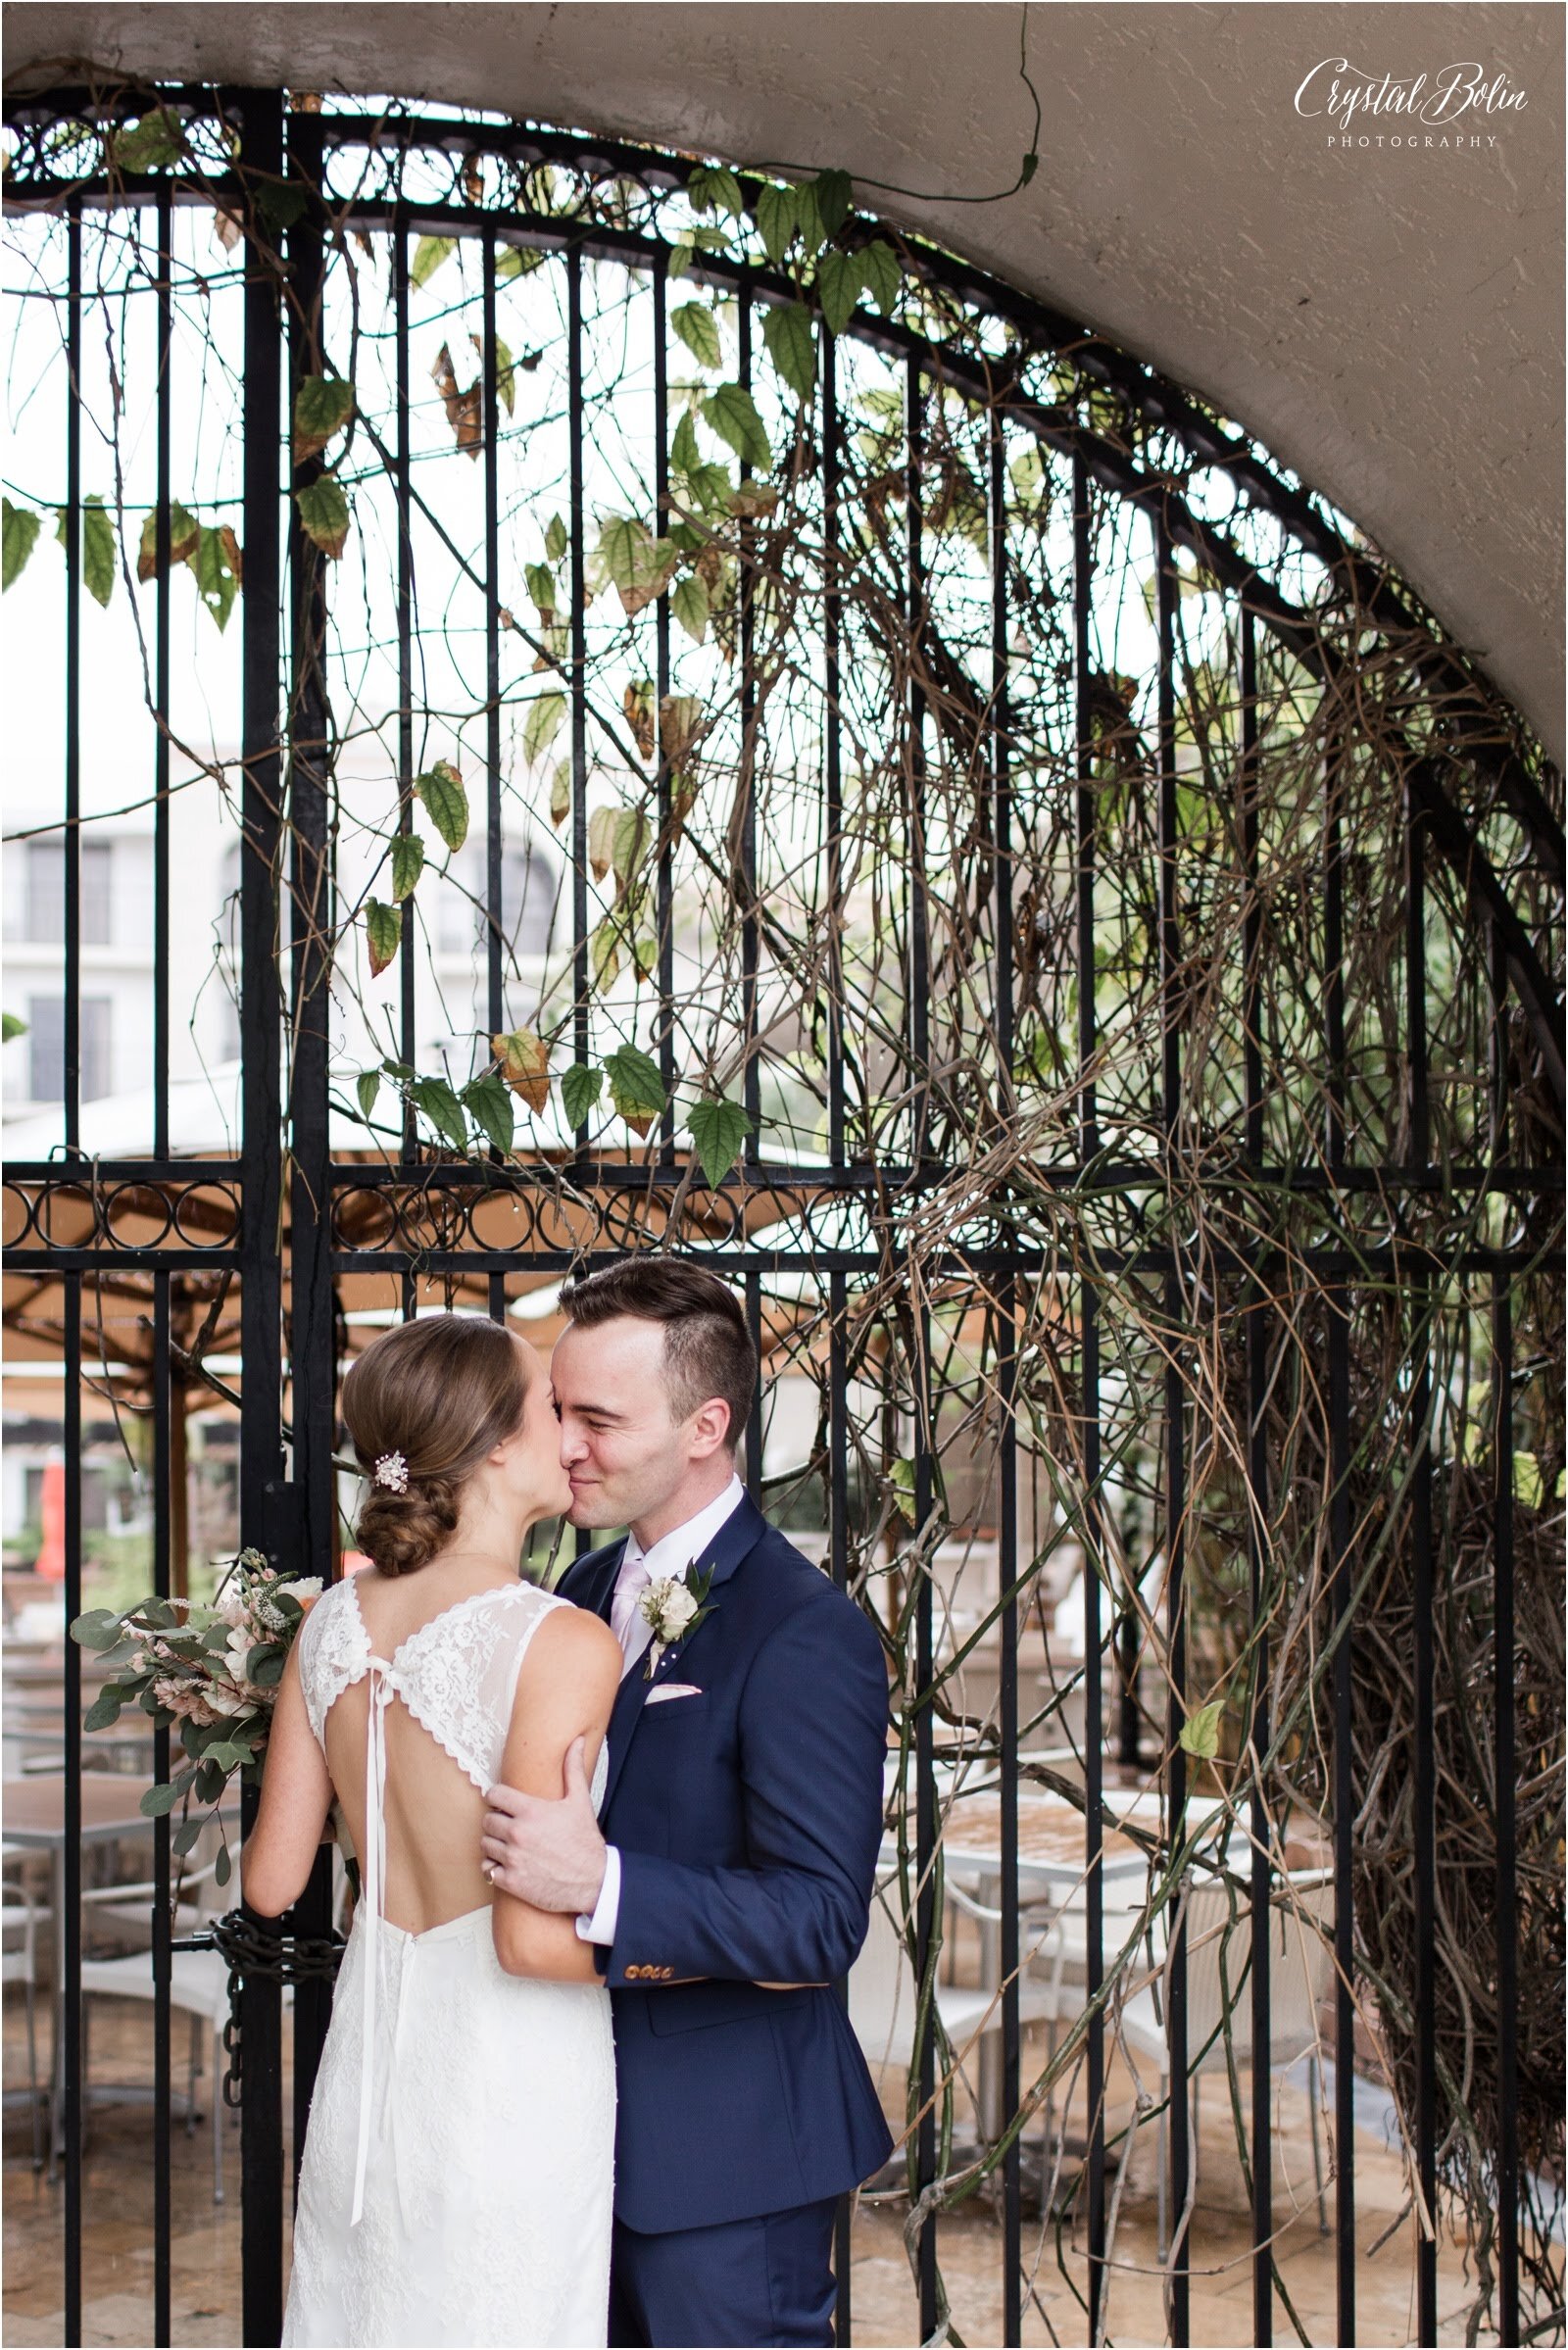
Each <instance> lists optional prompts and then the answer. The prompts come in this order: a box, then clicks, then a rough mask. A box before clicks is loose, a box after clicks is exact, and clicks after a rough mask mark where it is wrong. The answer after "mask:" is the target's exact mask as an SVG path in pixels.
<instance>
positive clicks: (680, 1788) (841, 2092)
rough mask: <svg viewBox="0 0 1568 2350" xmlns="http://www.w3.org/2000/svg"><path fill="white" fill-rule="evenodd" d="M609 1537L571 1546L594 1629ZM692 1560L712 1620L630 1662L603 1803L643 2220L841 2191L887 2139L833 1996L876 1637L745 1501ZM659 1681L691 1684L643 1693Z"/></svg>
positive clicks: (666, 2227) (874, 1827)
mask: <svg viewBox="0 0 1568 2350" xmlns="http://www.w3.org/2000/svg"><path fill="white" fill-rule="evenodd" d="M624 1546H625V1545H624V1543H623V1542H613V1543H610V1544H609V1545H608V1546H607V1547H606V1548H604V1549H602V1550H596V1551H593V1552H591V1553H590V1554H589V1555H588V1556H587V1557H585V1558H581V1559H578V1560H577V1561H576V1563H575V1564H574V1565H573V1566H571V1567H570V1568H568V1570H567V1571H566V1573H565V1574H564V1576H563V1577H562V1579H561V1582H560V1584H559V1586H558V1587H557V1588H558V1589H559V1591H561V1593H562V1594H563V1596H564V1597H565V1598H567V1599H571V1600H573V1601H574V1602H575V1603H576V1604H577V1605H578V1606H579V1607H588V1608H592V1609H593V1610H594V1612H595V1613H596V1614H598V1615H601V1616H603V1617H604V1618H605V1619H606V1621H607V1622H608V1620H609V1616H610V1608H611V1601H612V1598H613V1594H614V1589H615V1576H616V1573H617V1571H618V1569H619V1566H620V1560H621V1553H622V1551H623V1549H624ZM695 1564H696V1565H697V1566H698V1567H699V1569H703V1568H708V1567H711V1570H712V1584H711V1591H710V1592H709V1600H708V1604H709V1606H710V1608H711V1614H710V1615H708V1616H707V1618H706V1619H705V1620H704V1622H702V1623H701V1624H699V1625H698V1626H697V1628H696V1630H695V1631H694V1632H691V1633H689V1634H688V1635H687V1636H686V1637H685V1639H684V1640H679V1641H676V1642H675V1643H674V1644H673V1645H672V1646H670V1647H669V1648H667V1649H665V1651H664V1652H663V1654H662V1656H661V1658H660V1660H659V1663H658V1666H657V1667H656V1669H655V1672H654V1676H653V1679H652V1681H649V1680H648V1679H646V1678H645V1677H644V1669H643V1668H644V1663H645V1662H646V1659H639V1660H638V1662H637V1663H636V1664H635V1665H634V1666H633V1667H632V1669H631V1671H630V1672H629V1673H628V1674H627V1676H626V1678H625V1679H624V1680H623V1681H622V1683H621V1685H620V1689H619V1693H618V1694H617V1696H616V1699H615V1704H614V1710H613V1713H612V1715H611V1718H610V1729H609V1734H608V1739H607V1743H608V1746H609V1751H610V1762H609V1777H608V1780H607V1783H606V1788H605V1797H604V1801H603V1803H602V1805H601V1807H600V1823H601V1826H602V1827H603V1829H604V1832H605V1836H606V1837H607V1839H608V1840H609V1841H610V1842H611V1843H613V1844H614V1845H615V1846H616V1847H617V1848H618V1850H619V1852H620V1858H621V1878H620V1905H619V1909H618V1912H617V1915H616V1925H615V1939H614V1942H613V1945H612V1947H611V1948H610V1949H609V1951H608V1952H607V1951H605V1950H604V1949H601V1950H600V1952H599V1963H600V1968H601V1972H603V1973H604V1975H605V1978H606V1981H607V1982H608V1983H609V1985H610V1988H611V1990H612V1991H613V1993H614V2001H613V2014H614V2025H615V2059H616V2077H617V2081H618V2105H617V2119H616V2128H615V2210H616V2214H617V2216H618V2217H619V2218H620V2219H621V2220H622V2221H623V2222H624V2223H625V2224H626V2226H627V2227H629V2228H638V2229H641V2230H642V2231H643V2232H645V2233H649V2234H664V2233H668V2232H670V2231H672V2230H674V2229H677V2228H707V2227H716V2226H718V2225H720V2224H721V2223H723V2222H725V2221H729V2220H743V2219H750V2218H754V2217H756V2216H758V2215H759V2214H760V2213H763V2212H772V2211H783V2210H788V2209H790V2208H791V2207H793V2206H794V2205H796V2204H801V2203H814V2202H816V2201H817V2200H818V2199H819V2198H822V2197H825V2196H829V2195H837V2194H840V2193H842V2192H843V2191H844V2190H845V2189H846V2188H848V2187H853V2186H856V2185H858V2183H859V2182H860V2181H861V2180H862V2179H866V2178H868V2177H869V2176H870V2175H871V2173H872V2172H873V2171H875V2170H877V2169H878V2168H879V2167H880V2166H881V2164H882V2163H883V2162H885V2161H886V2159H887V2157H888V2154H889V2153H890V2152H891V2150H892V2144H893V2141H892V2137H891V2135H890V2133H889V2130H888V2127H887V2124H886V2122H885V2120H884V2119H883V2115H882V2109H881V2106H880V2104H879V2102H878V2100H877V2096H876V2092H875V2090H874V2088H873V2087H872V2084H871V2077H870V2075H869V2073H868V2072H867V2070H866V2065H865V2060H864V2058H863V2057H862V2055H861V2053H860V2049H859V2045H858V2042H857V2040H856V2038H855V2034H854V2032H852V2031H851V2029H850V2023H849V2018H848V2016H847V2015H846V2014H845V2011H844V2007H843V2005H842V2003H841V2001H840V1998H839V1995H838V1993H837V1991H836V1990H835V1989H834V1988H833V1985H834V1983H835V1982H836V1980H837V1979H838V1978H839V1977H840V1976H842V1975H845V1974H847V1973H848V1972H849V1969H850V1967H851V1965H852V1963H853V1962H854V1960H855V1958H856V1957H857V1955H858V1952H859V1949H860V1945H861V1943H862V1942H863V1941H864V1939H865V1934H866V1928H867V1924H868V1921H869V1915H870V1901H871V1892H872V1886H873V1884H874V1880H875V1872H876V1856H877V1848H878V1845H879V1843H880V1840H881V1832H882V1770H883V1756H884V1753H885V1751H886V1745H887V1720H888V1684H887V1670H886V1666H885V1664H884V1662H883V1656H882V1647H881V1642H880V1641H879V1640H878V1639H877V1636H876V1633H875V1630H874V1629H873V1627H872V1626H871V1625H870V1624H869V1623H868V1622H867V1621H866V1618H865V1617H864V1615H862V1613H861V1612H860V1610H859V1609H858V1607H857V1606H856V1605H855V1604H854V1602H853V1601H852V1600H850V1599H847V1598H846V1597H845V1596H844V1594H843V1593H842V1592H841V1591H836V1590H835V1589H834V1587H833V1586H832V1584H831V1583H829V1582H828V1580H827V1578H826V1577H825V1576H824V1575H823V1574H822V1573H821V1572H820V1570H819V1569H818V1568H816V1567H813V1566H812V1565H811V1563H810V1561H809V1559H808V1558H805V1557H803V1556H802V1554H801V1552H800V1551H799V1550H797V1549H796V1548H795V1546H794V1544H793V1543H792V1542H786V1540H785V1539H784V1537H783V1535H781V1534H780V1533H778V1531H777V1530H776V1528H774V1527H771V1526H769V1524H768V1523H767V1520H766V1519H765V1518H764V1517H763V1516H762V1514H761V1512H760V1510H759V1509H758V1508H757V1506H756V1504H755V1503H754V1502H753V1501H752V1500H751V1499H750V1498H747V1499H744V1500H742V1501H741V1502H740V1503H739V1505H738V1506H737V1508H736V1509H735V1511H734V1514H733V1515H732V1516H731V1517H729V1518H728V1519H726V1521H725V1523H724V1524H723V1525H722V1526H721V1527H720V1528H719V1531H718V1533H717V1535H716V1536H715V1538H714V1539H713V1541H712V1542H711V1544H710V1545H709V1546H708V1549H707V1550H706V1551H705V1553H704V1554H703V1556H701V1557H700V1558H698V1559H697V1560H696V1561H695ZM666 1682H674V1683H678V1684H693V1685H695V1686H696V1688H697V1689H698V1690H699V1692H700V1693H699V1694H697V1695H695V1696H686V1697H671V1698H666V1699H663V1700H661V1701H660V1702H659V1703H657V1704H654V1705H650V1704H648V1702H647V1699H648V1696H649V1695H650V1693H651V1691H652V1690H653V1689H658V1688H659V1687H660V1686H661V1684H662V1683H666ZM691 1976H695V1977H700V1978H702V1980H701V1981H697V1982H682V1981H681V1980H680V1978H682V1977H691ZM760 1983H799V1984H802V1985H805V1986H806V1987H804V1988H801V1989H794V1990H784V1991H769V1990H763V1989H761V1988H760V1987H759V1986H760Z"/></svg>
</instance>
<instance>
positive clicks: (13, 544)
mask: <svg viewBox="0 0 1568 2350" xmlns="http://www.w3.org/2000/svg"><path fill="white" fill-rule="evenodd" d="M42 528H43V517H42V515H41V514H34V513H33V511H32V509H31V507H29V506H13V505H12V503H11V501H10V499H9V498H7V499H6V501H5V568H4V572H3V574H0V576H3V578H4V582H5V585H6V587H10V585H11V583H12V581H13V580H16V579H20V578H21V577H22V574H23V572H24V571H25V569H26V567H27V558H28V556H29V555H30V554H31V553H32V551H33V548H34V547H35V546H36V545H37V543H38V533H39V531H40V530H41V529H42Z"/></svg>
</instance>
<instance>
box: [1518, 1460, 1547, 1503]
mask: <svg viewBox="0 0 1568 2350" xmlns="http://www.w3.org/2000/svg"><path fill="white" fill-rule="evenodd" d="M1513 1491H1514V1498H1515V1500H1516V1501H1517V1502H1518V1503H1519V1505H1520V1507H1521V1508H1522V1509H1539V1508H1540V1507H1541V1503H1542V1497H1543V1495H1544V1492H1545V1487H1544V1481H1543V1479H1542V1475H1541V1463H1540V1461H1538V1460H1537V1458H1536V1456H1535V1454H1534V1453H1533V1452H1516V1453H1515V1454H1514V1456H1513Z"/></svg>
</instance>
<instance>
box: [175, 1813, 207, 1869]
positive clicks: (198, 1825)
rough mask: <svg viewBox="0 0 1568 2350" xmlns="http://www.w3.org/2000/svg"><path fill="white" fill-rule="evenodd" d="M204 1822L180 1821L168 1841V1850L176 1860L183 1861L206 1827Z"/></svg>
mask: <svg viewBox="0 0 1568 2350" xmlns="http://www.w3.org/2000/svg"><path fill="white" fill-rule="evenodd" d="M206 1825H207V1823H206V1821H205V1820H181V1821H180V1823H179V1826H178V1827H177V1828H176V1829H175V1831H174V1833H173V1835H172V1836H171V1837H170V1839H169V1849H170V1851H171V1852H172V1854H173V1856H174V1858H175V1859H176V1860H183V1859H184V1857H185V1855H186V1853H187V1852H189V1850H190V1848H191V1846H192V1845H193V1844H194V1843H195V1841H196V1838H197V1837H198V1836H200V1835H201V1832H202V1830H203V1829H204V1828H205V1827H206Z"/></svg>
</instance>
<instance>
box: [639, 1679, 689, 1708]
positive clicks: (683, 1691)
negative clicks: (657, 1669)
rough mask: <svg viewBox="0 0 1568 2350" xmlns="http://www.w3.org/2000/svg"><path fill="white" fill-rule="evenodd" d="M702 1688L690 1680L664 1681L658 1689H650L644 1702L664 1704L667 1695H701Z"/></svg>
mask: <svg viewBox="0 0 1568 2350" xmlns="http://www.w3.org/2000/svg"><path fill="white" fill-rule="evenodd" d="M702 1693H703V1692H702V1690H701V1689H698V1688H697V1686H696V1684H695V1683H694V1682H690V1681H662V1682H661V1683H660V1685H659V1687H658V1689H650V1690H649V1692H648V1695H647V1697H646V1699H645V1700H644V1702H645V1703H646V1704H648V1705H662V1703H663V1701H664V1699H665V1698H666V1697H700V1696H701V1695H702Z"/></svg>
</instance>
